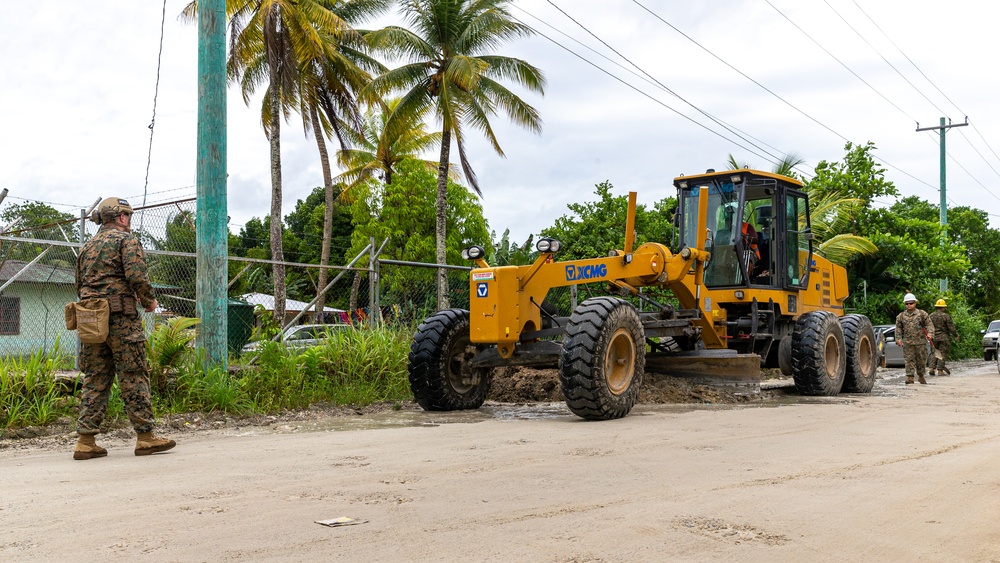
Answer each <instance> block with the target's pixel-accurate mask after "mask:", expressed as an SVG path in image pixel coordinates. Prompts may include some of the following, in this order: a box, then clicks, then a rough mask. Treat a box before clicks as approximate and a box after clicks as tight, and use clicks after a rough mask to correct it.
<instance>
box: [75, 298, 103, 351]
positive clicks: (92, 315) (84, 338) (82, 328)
mask: <svg viewBox="0 0 1000 563" xmlns="http://www.w3.org/2000/svg"><path fill="white" fill-rule="evenodd" d="M64 313H65V315H66V329H67V330H74V329H75V330H76V332H77V335H78V336H79V337H80V342H83V343H84V344H100V343H101V342H104V341H106V340H107V339H108V318H109V317H110V316H111V308H110V307H109V306H108V300H107V299H104V298H103V297H94V298H91V299H82V300H80V301H78V302H76V303H68V304H67V305H66V309H65V311H64Z"/></svg>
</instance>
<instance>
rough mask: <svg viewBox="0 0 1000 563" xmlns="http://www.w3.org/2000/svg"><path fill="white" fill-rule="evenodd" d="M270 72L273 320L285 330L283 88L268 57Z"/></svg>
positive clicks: (276, 71)
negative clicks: (282, 200) (282, 184)
mask: <svg viewBox="0 0 1000 563" xmlns="http://www.w3.org/2000/svg"><path fill="white" fill-rule="evenodd" d="M268 66H269V67H270V70H271V78H270V86H271V87H270V89H269V96H270V103H271V129H270V132H269V135H270V136H269V139H268V140H269V141H270V142H271V259H272V260H274V263H273V264H272V265H271V266H272V267H271V272H272V274H273V276H274V320H275V321H276V322H278V323H280V324H281V325H282V326H284V324H285V264H284V263H283V262H284V261H285V254H284V252H283V251H282V248H281V226H282V222H281V198H282V195H281V105H280V103H279V100H278V97H279V96H280V92H281V88H280V86H279V84H278V70H277V68H276V67H277V62H276V61H275V60H274V58H273V57H268Z"/></svg>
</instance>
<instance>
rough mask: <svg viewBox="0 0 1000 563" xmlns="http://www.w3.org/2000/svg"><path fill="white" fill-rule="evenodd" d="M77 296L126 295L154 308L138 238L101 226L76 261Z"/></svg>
mask: <svg viewBox="0 0 1000 563" xmlns="http://www.w3.org/2000/svg"><path fill="white" fill-rule="evenodd" d="M76 294H77V296H78V297H79V298H80V299H88V298H91V297H108V296H111V295H127V296H130V297H135V298H137V299H138V300H139V302H140V303H142V307H143V308H144V309H145V308H146V307H149V306H150V305H152V304H153V300H154V299H155V298H156V296H155V295H154V293H153V286H152V285H150V283H149V275H148V274H147V273H146V254H145V253H144V252H143V251H142V245H141V244H139V239H137V238H136V236H135V235H134V234H132V233H131V232H129V231H125V230H120V229H117V228H115V227H114V226H112V225H105V226H102V227H101V229H100V230H99V231H97V234H96V235H94V238H92V239H90V240H89V241H88V242H87V244H85V245H83V250H81V251H80V256H79V258H77V260H76Z"/></svg>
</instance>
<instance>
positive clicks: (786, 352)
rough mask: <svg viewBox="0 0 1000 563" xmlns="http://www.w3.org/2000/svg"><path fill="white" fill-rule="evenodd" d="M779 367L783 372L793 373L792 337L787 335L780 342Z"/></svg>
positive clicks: (785, 373)
mask: <svg viewBox="0 0 1000 563" xmlns="http://www.w3.org/2000/svg"><path fill="white" fill-rule="evenodd" d="M778 368H780V369H781V374H782V375H785V376H788V375H792V337H791V336H786V337H784V338H782V339H781V341H780V342H778Z"/></svg>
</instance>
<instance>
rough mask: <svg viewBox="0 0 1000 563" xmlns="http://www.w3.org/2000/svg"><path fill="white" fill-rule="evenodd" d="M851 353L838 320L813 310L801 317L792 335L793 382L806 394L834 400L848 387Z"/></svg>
mask: <svg viewBox="0 0 1000 563" xmlns="http://www.w3.org/2000/svg"><path fill="white" fill-rule="evenodd" d="M846 365H847V352H846V350H845V347H844V331H843V329H841V328H840V323H839V322H837V317H836V315H834V314H833V313H830V312H827V311H813V312H811V313H806V314H804V315H802V316H801V317H799V319H798V320H797V321H796V322H795V331H794V332H793V333H792V379H794V380H795V388H796V389H797V390H798V391H799V393H801V394H803V395H823V396H827V397H832V396H834V395H836V394H837V393H840V389H841V387H843V385H844V371H845V370H846V367H847V366H846Z"/></svg>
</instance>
